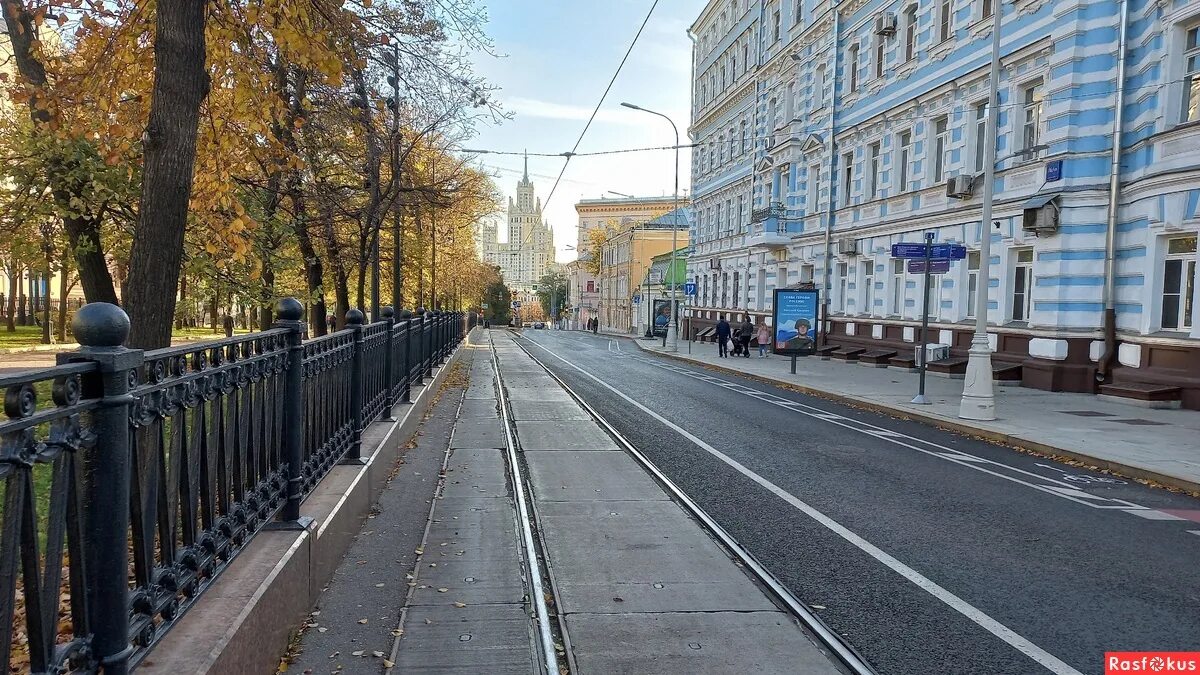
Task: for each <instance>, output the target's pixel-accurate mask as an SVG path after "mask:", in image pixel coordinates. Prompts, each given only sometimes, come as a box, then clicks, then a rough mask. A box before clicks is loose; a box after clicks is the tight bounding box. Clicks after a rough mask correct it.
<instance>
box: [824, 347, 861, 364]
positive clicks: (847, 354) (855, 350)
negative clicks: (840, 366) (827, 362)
mask: <svg viewBox="0 0 1200 675" xmlns="http://www.w3.org/2000/svg"><path fill="white" fill-rule="evenodd" d="M865 351H867V350H865V349H863V348H862V347H842V348H841V349H839V350H837V351H834V352H830V353H829V356H830V358H834V359H837V360H839V361H845V362H846V363H854V362H855V361H857V360H858V355H859V354H862V353H863V352H865Z"/></svg>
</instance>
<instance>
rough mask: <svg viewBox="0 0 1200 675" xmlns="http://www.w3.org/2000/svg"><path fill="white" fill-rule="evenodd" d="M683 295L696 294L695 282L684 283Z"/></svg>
mask: <svg viewBox="0 0 1200 675" xmlns="http://www.w3.org/2000/svg"><path fill="white" fill-rule="evenodd" d="M683 294H684V295H695V294H696V282H694V281H689V282H687V283H685V284H684V285H683Z"/></svg>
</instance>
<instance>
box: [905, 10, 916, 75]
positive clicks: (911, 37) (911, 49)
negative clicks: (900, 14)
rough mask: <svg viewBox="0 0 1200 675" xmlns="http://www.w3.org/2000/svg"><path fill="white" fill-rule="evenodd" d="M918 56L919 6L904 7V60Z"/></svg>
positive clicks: (906, 61) (910, 59)
mask: <svg viewBox="0 0 1200 675" xmlns="http://www.w3.org/2000/svg"><path fill="white" fill-rule="evenodd" d="M915 58H917V6H916V5H915V4H912V5H909V6H908V7H906V8H905V9H904V62H905V63H908V62H909V61H912V60H913V59H915Z"/></svg>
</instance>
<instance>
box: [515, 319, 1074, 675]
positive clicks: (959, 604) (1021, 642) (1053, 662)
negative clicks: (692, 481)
mask: <svg viewBox="0 0 1200 675" xmlns="http://www.w3.org/2000/svg"><path fill="white" fill-rule="evenodd" d="M530 342H533V341H532V340H531V341H530ZM533 344H535V345H537V346H538V347H539V348H541V349H542V350H543V351H545V352H546V353H547V354H549V355H551V356H553V357H554V358H556V359H558V360H559V361H562V362H563V363H565V364H567V365H568V366H570V367H572V368H574V369H575V370H577V371H579V372H580V373H582V374H583V375H584V376H585V377H588V378H591V379H592V380H595V381H596V382H597V383H598V384H600V386H602V387H604V388H606V389H608V390H609V391H611V392H612V393H614V394H616V395H617V396H620V397H621V398H622V399H624V400H625V401H627V402H628V403H630V404H631V405H633V406H634V407H636V408H638V409H639V410H641V411H642V412H644V413H646V414H647V415H649V416H651V417H653V418H654V419H656V420H658V421H659V422H662V423H663V424H665V425H667V426H668V427H670V428H671V429H673V430H674V431H675V432H676V433H678V434H679V435H680V436H683V437H684V438H686V439H688V440H689V441H691V442H692V443H695V444H696V445H697V446H698V447H700V448H702V449H703V450H705V451H706V452H708V453H709V454H711V455H712V456H713V457H716V458H717V459H719V460H721V461H722V462H725V463H726V464H728V465H729V466H730V467H732V468H733V469H735V470H736V471H738V472H739V473H741V474H742V475H744V476H746V477H747V478H749V479H750V480H753V481H754V482H755V483H758V484H759V485H761V486H762V487H764V488H766V489H767V490H768V491H770V492H771V493H772V494H774V495H775V496H777V497H779V498H780V499H782V500H783V501H785V502H787V503H788V504H790V505H792V506H793V507H795V508H796V509H797V510H799V511H801V512H802V513H804V514H805V515H807V516H808V517H810V518H812V519H813V520H815V521H817V522H818V523H820V524H821V525H822V526H824V527H825V528H827V529H829V530H830V531H832V532H833V533H834V534H837V535H838V536H839V537H841V538H842V539H845V540H846V541H848V542H850V543H851V544H853V545H854V546H855V547H857V548H858V549H859V550H861V551H863V552H864V553H866V554H867V555H870V556H871V557H872V558H875V559H876V560H878V561H879V562H881V563H883V564H884V565H886V566H887V567H888V568H889V569H891V570H892V571H894V572H896V573H897V574H899V575H901V576H903V577H904V578H905V579H908V580H909V581H911V582H912V583H914V584H916V585H917V586H918V587H919V588H921V589H922V590H924V591H926V592H927V593H929V594H930V595H932V596H933V597H935V598H937V599H938V600H941V601H942V602H943V603H945V604H946V605H947V606H949V607H950V608H952V609H953V610H955V611H956V612H958V613H959V614H962V615H963V616H965V617H966V618H968V619H970V620H971V621H973V622H974V623H975V624H977V625H978V626H980V627H981V628H983V629H984V630H986V631H988V632H989V633H991V634H992V635H995V636H996V637H998V638H1000V639H1001V640H1003V641H1004V642H1006V643H1008V644H1009V645H1011V646H1012V647H1013V648H1015V649H1016V650H1017V651H1019V652H1021V653H1022V654H1024V655H1026V656H1028V657H1029V658H1031V659H1033V660H1034V661H1036V662H1037V663H1039V664H1041V665H1042V666H1043V667H1045V668H1046V670H1049V671H1050V672H1052V673H1058V674H1060V675H1083V674H1082V673H1080V672H1079V671H1078V670H1075V669H1074V668H1072V667H1071V666H1069V665H1067V664H1066V663H1064V662H1063V661H1061V660H1060V659H1058V658H1057V657H1056V656H1054V655H1053V654H1051V653H1049V652H1047V651H1046V650H1044V649H1042V648H1041V647H1038V646H1037V645H1035V644H1033V643H1032V642H1030V641H1029V640H1028V639H1026V638H1025V637H1022V636H1021V635H1019V634H1018V633H1017V632H1016V631H1014V630H1013V629H1011V628H1009V627H1008V626H1005V625H1004V624H1002V623H1000V622H999V621H997V620H995V619H993V618H992V617H990V616H988V615H987V614H985V613H983V611H981V610H979V609H978V608H976V607H975V606H974V605H972V604H971V603H969V602H967V601H966V600H963V599H962V598H960V597H958V596H957V595H955V594H954V593H952V592H950V591H948V590H946V589H945V588H942V587H941V586H939V585H937V584H936V583H934V582H933V581H932V580H930V579H929V578H927V577H925V576H924V575H922V574H921V573H920V572H918V571H916V570H914V569H913V568H911V567H909V566H908V565H905V564H904V563H902V562H900V561H899V560H897V559H895V558H893V557H892V556H891V555H889V554H888V553H886V552H885V551H883V550H882V549H880V548H879V547H878V546H875V545H874V544H872V543H871V542H869V541H867V540H866V539H863V538H862V537H860V536H859V535H857V534H855V533H854V532H852V531H850V530H849V529H847V528H846V527H844V526H843V525H841V524H840V523H838V522H837V521H835V520H834V519H833V518H830V517H829V516H827V515H825V514H824V513H822V512H821V511H818V510H817V509H816V508H814V507H812V506H810V505H809V504H808V503H806V502H804V501H803V500H801V499H800V498H799V497H796V496H795V495H793V494H791V493H790V492H787V491H786V490H784V489H783V488H781V487H779V486H778V485H775V484H774V483H772V482H771V481H769V480H767V479H766V478H763V477H762V476H760V475H759V474H757V473H755V472H754V471H752V470H750V469H749V468H747V467H746V466H745V465H743V464H742V463H741V462H739V461H737V460H736V459H733V458H732V457H730V456H729V455H726V454H725V453H723V452H721V451H720V450H717V449H716V448H714V447H713V446H711V445H709V444H708V443H705V442H704V441H702V440H701V439H699V438H697V437H696V436H695V435H693V434H692V433H691V432H689V431H688V430H686V429H684V428H683V427H680V426H679V425H677V424H675V423H674V422H672V421H670V420H668V419H667V418H665V417H663V416H662V415H660V414H658V413H657V412H655V411H653V410H651V409H650V408H647V407H646V406H644V405H642V404H641V403H640V402H638V401H636V400H634V399H633V398H631V397H630V396H628V395H626V394H625V393H624V392H622V391H620V390H618V389H617V388H615V387H613V386H612V385H610V384H608V383H607V382H605V381H604V380H601V379H600V378H598V377H596V376H595V375H593V374H591V373H589V372H587V371H586V370H584V369H583V368H580V367H579V366H577V365H575V364H574V363H571V362H570V361H568V360H566V359H564V358H563V357H561V356H559V355H558V354H556V353H554V352H553V351H551V350H550V349H549V348H547V347H546V346H545V345H542V344H541V343H538V342H533Z"/></svg>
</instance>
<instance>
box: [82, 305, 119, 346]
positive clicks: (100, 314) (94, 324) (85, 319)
mask: <svg viewBox="0 0 1200 675" xmlns="http://www.w3.org/2000/svg"><path fill="white" fill-rule="evenodd" d="M71 332H72V333H73V334H74V335H75V340H76V341H78V342H79V344H80V345H82V346H84V347H120V346H121V345H123V344H125V339H126V338H128V337H129V315H128V314H126V313H125V310H123V309H121V308H120V307H117V306H116V305H114V304H111V303H108V302H91V303H88V304H86V305H84V306H83V307H80V308H79V311H77V312H75V318H74V319H72V320H71Z"/></svg>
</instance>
